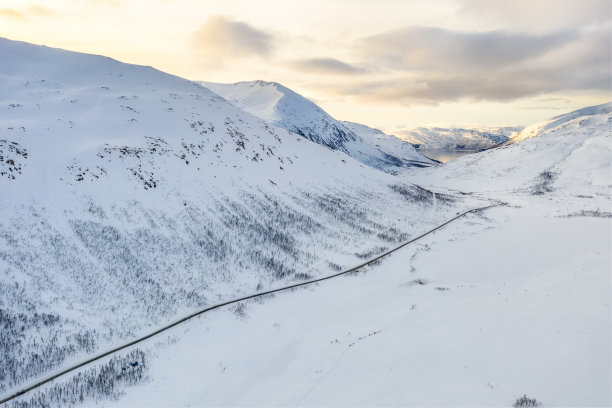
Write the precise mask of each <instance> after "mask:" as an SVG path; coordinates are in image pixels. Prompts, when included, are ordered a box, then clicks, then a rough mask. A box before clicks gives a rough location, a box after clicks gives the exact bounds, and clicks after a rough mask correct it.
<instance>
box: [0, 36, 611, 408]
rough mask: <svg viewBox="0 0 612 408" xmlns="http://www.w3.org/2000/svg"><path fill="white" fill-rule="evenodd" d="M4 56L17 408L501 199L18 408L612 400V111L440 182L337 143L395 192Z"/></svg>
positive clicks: (361, 129) (186, 112) (2, 324)
mask: <svg viewBox="0 0 612 408" xmlns="http://www.w3.org/2000/svg"><path fill="white" fill-rule="evenodd" d="M0 56H2V60H3V61H4V62H3V64H1V65H0V89H2V90H3V92H2V93H0V112H1V113H0V191H2V194H1V195H0V214H1V216H0V350H2V353H1V354H0V400H2V398H3V397H6V396H9V395H11V394H12V393H14V392H16V391H18V390H20V389H22V388H23V387H25V386H26V385H27V384H32V383H35V382H36V381H37V380H39V379H42V378H45V377H46V376H48V375H51V374H52V373H55V372H58V371H59V370H60V369H61V368H65V367H69V366H71V365H73V364H75V363H78V362H79V361H82V360H84V359H86V358H87V357H88V356H92V355H95V354H97V353H100V352H102V351H104V350H106V349H109V348H110V347H112V346H115V345H118V344H124V343H127V342H129V341H130V340H132V339H134V338H137V337H138V336H139V335H142V334H145V333H149V332H151V331H153V330H155V329H156V328H158V327H161V326H163V325H164V324H167V323H168V322H170V321H173V320H176V319H178V318H180V317H181V316H184V315H187V314H189V313H192V312H194V311H196V310H200V309H203V308H205V307H206V306H210V305H213V304H217V303H220V302H223V301H225V300H228V299H233V298H237V297H240V296H243V295H245V294H250V293H255V292H261V291H264V290H266V289H269V288H274V287H280V286H283V285H286V284H289V283H294V282H300V281H304V280H307V279H310V278H314V277H322V276H326V275H329V274H332V273H335V272H338V271H340V270H344V269H348V268H350V267H351V266H353V265H358V264H360V263H362V262H363V261H364V260H365V259H371V258H372V257H374V256H375V255H376V254H379V253H382V252H384V251H385V250H387V249H389V248H393V247H396V246H398V245H399V244H401V243H402V242H406V241H408V240H409V239H410V238H411V237H416V236H418V235H420V234H422V233H424V232H426V231H428V230H430V229H432V228H434V227H435V226H436V225H439V224H441V223H443V222H445V221H446V220H449V219H451V218H453V217H455V216H456V215H457V214H460V213H462V212H463V211H466V210H467V209H470V208H478V207H485V206H490V205H491V204H492V203H499V205H498V206H495V207H493V208H488V209H486V210H482V211H477V212H475V213H471V214H469V215H466V216H465V217H461V218H459V219H457V220H456V221H453V222H452V223H450V224H448V225H446V226H445V227H443V228H441V229H439V230H437V231H435V232H434V233H431V234H429V235H426V236H425V237H423V238H421V239H419V240H418V241H416V242H414V243H412V244H410V245H408V246H405V247H404V248H402V249H400V250H398V251H396V252H394V253H393V254H391V255H389V256H387V257H385V258H384V259H382V260H380V261H377V262H376V263H375V264H373V265H370V266H367V267H363V268H362V269H361V270H360V271H358V272H355V273H351V274H349V275H344V276H341V277H337V278H333V279H330V280H326V281H323V282H320V283H317V284H313V285H308V286H304V287H301V288H297V289H293V290H288V291H284V292H280V293H276V294H274V295H267V296H263V297H258V298H255V299H252V300H249V301H244V302H240V303H237V304H232V305H229V306H226V307H223V308H219V309H216V310H214V311H211V312H209V313H206V314H203V315H201V316H200V317H198V318H194V319H191V320H189V321H186V322H184V323H182V324H180V325H178V326H175V327H173V328H172V329H170V330H168V331H165V332H163V333H160V334H159V335H157V336H154V337H151V338H149V339H148V340H146V341H144V342H142V343H139V344H138V345H137V346H134V347H132V348H130V349H127V350H124V351H122V352H120V353H116V354H115V355H112V356H108V357H106V358H103V359H101V360H99V361H96V362H94V363H92V364H88V365H86V366H84V367H81V368H79V369H77V370H75V371H73V372H71V373H69V374H67V375H65V376H62V377H60V378H59V379H57V380H54V381H53V382H50V383H47V384H45V385H43V386H41V387H39V388H37V389H36V390H33V391H30V392H28V393H26V394H24V395H23V396H21V397H18V398H16V399H14V400H12V401H11V402H9V403H8V404H7V405H8V406H11V407H27V406H41V405H44V406H57V407H63V406H69V405H77V406H117V407H155V406H157V407H168V406H449V407H450V406H483V407H484V406H487V407H488V406H500V407H501V406H512V404H513V403H514V402H515V401H516V400H517V398H519V397H521V396H523V395H527V397H530V398H535V399H537V401H538V402H541V403H542V406H543V407H547V406H610V405H611V404H612V397H611V395H612V389H611V387H612V386H611V384H612V365H611V362H612V353H611V348H612V321H611V319H610V316H611V315H612V310H611V306H610V300H611V293H612V285H611V270H612V168H611V163H612V151H611V146H612V143H611V142H612V140H611V139H612V133H611V125H612V103H610V104H606V105H602V106H599V107H592V108H587V109H585V110H580V111H576V112H572V113H570V114H567V115H564V116H561V117H557V118H554V119H552V120H551V121H548V122H546V124H544V125H538V126H536V127H532V128H531V129H536V128H537V129H536V130H533V131H529V137H525V138H523V137H520V138H516V139H514V140H510V141H509V142H508V143H505V144H504V145H502V146H501V147H497V148H495V149H490V150H487V151H484V152H481V153H477V154H472V155H468V156H465V157H463V158H460V159H457V160H454V161H452V162H449V163H447V164H445V165H443V166H435V167H430V168H419V167H414V166H412V167H411V166H408V164H407V163H408V162H409V161H410V160H413V159H414V156H410V155H408V152H411V151H412V150H410V149H407V150H406V149H405V145H402V144H401V143H399V144H398V143H397V142H395V141H393V139H388V138H387V137H386V135H384V134H380V133H378V131H376V130H375V129H370V128H367V127H365V126H363V125H358V124H351V123H344V124H342V122H336V121H334V122H331V121H329V122H327V123H328V125H329V126H331V125H335V124H336V123H341V124H342V128H340V129H348V131H349V132H350V134H351V135H354V136H355V137H356V138H357V139H352V137H349V138H348V139H347V140H352V141H353V142H354V141H355V140H360V142H359V143H360V144H361V143H363V146H369V147H368V149H374V150H368V151H367V155H368V157H370V158H371V157H379V158H380V157H386V156H385V155H388V156H389V157H391V156H393V157H398V158H399V160H400V161H402V163H403V164H402V165H401V166H395V167H396V168H397V169H399V170H398V171H390V168H391V167H385V166H386V165H381V163H382V162H380V161H377V160H378V159H376V160H374V161H371V162H369V164H371V165H372V166H374V167H377V168H381V167H383V169H384V170H385V171H388V172H391V173H396V172H397V173H399V174H398V175H395V176H394V175H390V174H388V173H385V172H382V171H379V170H377V169H375V168H372V167H369V166H367V165H365V164H364V163H366V162H367V160H365V159H363V157H362V158H361V159H360V158H359V157H355V156H356V155H355V154H354V153H355V150H352V147H351V146H355V145H354V144H353V142H350V143H349V142H347V143H346V144H344V145H342V146H345V147H346V150H343V148H342V146H341V145H336V146H327V147H331V148H326V147H325V146H321V145H320V144H317V143H313V142H312V141H310V140H306V139H307V138H308V136H307V133H305V132H302V133H301V134H302V135H301V136H300V135H298V134H296V133H293V132H291V131H290V130H287V126H289V124H288V123H287V122H284V121H285V120H286V119H287V118H289V119H294V116H293V115H291V114H289V115H285V116H283V117H282V121H283V123H284V126H280V127H279V126H275V125H274V123H273V122H274V118H273V117H271V116H266V117H264V116H265V115H264V114H263V113H262V111H261V109H262V107H263V106H264V105H263V104H256V105H257V106H258V107H257V109H259V110H260V111H253V109H255V108H253V109H251V110H249V109H248V108H247V107H244V109H245V110H241V109H240V107H239V106H235V105H232V104H230V103H229V102H227V101H226V100H225V99H223V98H221V97H219V96H218V95H217V94H216V93H213V92H212V91H210V90H209V89H207V88H206V87H204V86H202V85H200V84H198V83H194V82H191V81H187V80H184V79H181V78H177V77H174V76H171V75H168V74H164V73H161V72H159V71H156V70H154V69H152V68H149V67H141V66H134V65H128V64H122V63H119V62H117V61H114V60H111V59H108V58H104V57H99V56H93V55H86V54H78V53H72V52H68V51H63V50H57V49H50V48H46V47H40V46H35V45H31V44H26V43H19V42H14V41H9V40H4V39H0ZM239 86H246V85H239ZM253 86H257V87H259V88H258V89H259V91H258V92H264V96H261V99H262V100H264V101H265V102H266V104H267V103H268V102H270V101H271V100H273V99H271V98H270V95H269V94H268V93H267V92H269V91H270V89H271V88H270V85H269V84H261V85H258V84H255V85H253ZM272 88H274V89H276V91H274V89H272V90H273V91H274V92H277V91H278V89H280V88H278V86H277V84H273V85H272ZM239 94H240V95H241V96H244V95H245V94H244V93H243V92H242V91H241V92H239ZM284 94H285V95H286V94H288V93H287V92H286V91H285V92H284ZM258 95H259V94H258ZM277 96H278V95H277ZM298 96H299V95H298ZM224 97H225V98H227V99H228V100H230V101H231V102H232V103H234V104H236V105H240V103H238V102H237V101H240V100H242V101H244V99H238V98H236V99H235V100H234V99H232V98H230V97H228V96H227V95H224ZM282 97H283V96H282V95H281V96H279V98H280V99H282ZM280 99H279V100H280ZM295 100H299V98H298V99H295ZM277 102H278V101H276V102H274V103H273V104H267V105H266V106H272V107H274V109H276V108H277V107H278V106H280V104H279V103H277ZM314 106H315V107H316V105H314ZM309 109H310V108H309ZM247 111H250V112H251V113H248V112H247ZM315 111H316V109H315ZM300 112H303V113H304V115H306V113H305V112H311V111H310V110H305V109H304V110H302V108H300ZM264 113H265V112H264ZM268 113H269V112H268ZM304 115H298V117H299V118H302V119H304V118H306V119H308V118H309V116H307V115H306V116H304ZM262 117H263V119H262ZM332 120H333V119H332ZM308 123H316V124H317V125H321V124H322V123H324V122H322V121H319V120H317V121H315V122H312V121H310V120H308ZM277 124H278V123H277ZM527 129H529V128H527ZM294 130H296V129H294ZM313 134H314V133H313ZM332 134H333V132H332ZM347 134H348V133H347ZM304 136H306V138H305V137H304ZM318 143H321V141H318ZM323 144H325V143H323ZM364 149H365V147H364ZM374 151H376V152H379V153H373V152H374ZM363 152H365V150H364V151H363ZM346 153H348V154H346ZM379 154H382V155H383V156H380V155H379ZM404 154H406V155H405V156H404ZM377 155H379V156H377ZM357 156H358V155H357ZM364 157H365V156H364ZM355 158H357V159H358V160H359V161H358V160H355ZM368 160H370V159H368ZM400 170H401V171H400ZM413 183H415V184H413ZM417 185H418V186H423V187H417Z"/></svg>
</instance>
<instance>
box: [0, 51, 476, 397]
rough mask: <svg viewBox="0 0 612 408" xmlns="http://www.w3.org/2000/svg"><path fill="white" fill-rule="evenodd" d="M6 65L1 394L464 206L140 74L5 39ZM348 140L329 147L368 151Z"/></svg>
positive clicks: (1, 158) (395, 239)
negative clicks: (190, 315)
mask: <svg viewBox="0 0 612 408" xmlns="http://www.w3.org/2000/svg"><path fill="white" fill-rule="evenodd" d="M0 60H1V61H2V63H1V64H0V89H1V90H2V92H0V191H1V194H0V349H1V350H2V353H0V359H1V361H0V395H2V394H5V395H6V394H10V392H11V391H14V390H15V389H17V388H19V387H20V386H21V385H22V384H24V383H26V382H28V381H31V380H32V379H34V378H37V377H40V376H42V375H44V374H45V373H49V372H52V371H54V370H56V369H57V368H58V367H60V366H66V365H68V364H69V363H71V362H74V361H77V360H81V359H83V358H84V356H86V355H90V354H91V353H94V352H96V351H99V350H100V349H104V348H107V347H109V346H111V345H114V344H117V343H122V342H126V341H127V340H129V339H131V338H133V337H134V336H136V335H138V334H141V333H143V332H147V331H150V330H151V328H152V327H158V326H160V325H162V324H164V323H166V322H168V321H171V320H173V319H175V318H177V317H179V316H182V315H184V314H187V313H190V312H192V311H194V310H197V309H200V308H202V307H203V306H205V305H210V304H214V303H217V302H219V301H222V300H224V299H228V298H234V297H237V296H239V295H241V294H245V293H252V292H255V291H258V290H262V289H265V288H269V287H271V286H275V285H279V284H280V283H281V282H288V281H295V280H303V279H306V278H309V277H314V276H321V275H322V274H326V273H331V272H333V271H338V270H341V269H342V268H346V267H348V266H351V265H354V264H358V263H359V262H362V261H363V259H366V258H369V257H371V256H373V255H374V254H377V253H380V252H381V251H383V250H384V249H385V248H389V247H391V246H394V245H397V244H398V243H399V242H402V241H404V240H406V239H407V238H409V237H411V236H414V235H415V234H417V233H419V232H421V231H423V230H426V229H428V228H429V227H430V226H432V225H435V224H436V223H439V222H440V221H442V220H444V219H447V218H448V217H449V216H451V215H454V214H455V213H456V212H457V211H460V210H461V209H464V208H466V207H467V206H468V204H469V203H468V202H467V201H465V200H459V199H457V198H452V197H449V196H444V195H439V196H437V198H436V197H434V196H433V194H432V193H430V192H429V191H427V190H424V189H421V188H419V187H416V186H413V185H411V184H410V183H406V182H402V181H401V180H399V179H398V178H397V177H395V176H391V175H388V174H385V173H383V172H380V171H378V170H375V169H373V168H370V167H367V166H363V165H362V164H361V163H359V162H357V161H355V160H353V159H352V158H350V157H348V156H346V155H345V154H344V153H341V152H339V151H335V150H330V149H327V148H325V147H323V146H320V145H319V144H316V143H313V142H311V141H309V140H306V139H304V138H303V137H301V136H299V135H297V134H295V133H292V132H290V131H288V130H285V129H280V128H278V127H274V126H270V125H269V124H268V123H266V122H264V121H263V120H261V119H259V118H257V117H255V116H253V115H251V114H249V113H247V112H245V111H243V110H241V109H239V108H237V107H235V106H233V105H232V104H230V103H228V102H226V101H225V100H224V99H222V98H220V97H219V96H218V95H217V94H215V93H213V92H211V91H209V90H208V89H206V88H205V87H203V86H202V85H200V84H197V83H194V82H191V81H188V80H185V79H181V78H178V77H175V76H172V75H168V74H165V73H162V72H159V71H157V70H155V69H153V68H150V67H143V66H136V65H129V64H123V63H120V62H117V61H115V60H112V59H110V58H105V57H101V56H94V55H87V54H80V53H74V52H69V51H64V50H58V49H52V48H47V47H42V46H37V45H31V44H27V43H22V42H15V41H10V40H6V39H0ZM317 123H319V122H317ZM327 126H330V127H333V122H329V123H327ZM344 129H346V128H345V127H340V128H338V129H336V130H335V131H337V132H340V131H342V132H344V135H343V134H342V133H337V136H338V138H339V139H338V143H340V145H339V146H345V147H346V149H349V147H351V146H356V145H355V144H352V143H353V142H355V143H358V145H359V146H363V149H364V152H363V154H364V157H365V155H370V154H372V155H374V153H373V151H372V150H371V149H373V148H371V147H370V148H368V147H367V146H369V145H367V144H366V143H365V142H363V143H362V142H358V141H359V140H360V139H359V138H357V137H356V136H355V137H353V136H354V135H352V133H351V132H347V131H345V130H344ZM335 131H334V130H332V133H333V132H335ZM351 148H352V147H351ZM367 149H370V150H367ZM353 153H354V154H355V152H354V151H353ZM368 157H373V156H368ZM376 157H378V158H380V162H379V163H378V164H380V163H382V162H383V161H384V160H386V158H387V156H386V155H383V154H382V153H381V154H380V155H379V156H376ZM389 157H390V156H389ZM372 160H374V159H372ZM376 160H378V159H376ZM389 160H391V159H389ZM398 163H399V162H398ZM401 165H404V162H403V161H402V162H401ZM389 166H393V161H392V160H391V161H390V162H389ZM398 166H400V164H398ZM472 205H473V203H472ZM142 363H143V361H142V360H140V365H138V366H137V367H139V368H138V370H140V369H142V368H143V365H144V364H142ZM116 364H119V363H116ZM119 368H121V367H120V366H119ZM124 368H125V367H124ZM130 370H131V369H130ZM111 371H112V370H111ZM105 372H106V373H107V374H108V372H107V371H101V372H97V371H96V372H94V373H93V374H91V373H90V374H91V375H93V376H98V375H104V373H105ZM100 373H102V374H100ZM90 374H87V375H90ZM120 374H121V371H120V372H119V374H117V377H116V378H123V377H121V375H123V374H121V375H120ZM80 378H81V380H78V381H84V380H83V377H80ZM104 378H106V377H104ZM103 380H104V379H103ZM75 381H77V380H75ZM96 381H97V380H96ZM100 381H102V380H100ZM104 381H106V380H104ZM113 381H114V380H113ZM125 381H128V380H125ZM129 381H131V380H129ZM95 384H99V383H98V382H95ZM104 384H106V383H104ZM107 385H108V384H106V385H105V386H104V387H107ZM111 385H112V381H111ZM104 387H103V388H104ZM109 387H110V388H108V387H107V388H104V389H105V390H106V391H104V392H105V393H108V392H111V391H112V390H113V389H112V386H109ZM108 389H110V390H111V391H108ZM81 390H83V388H81ZM107 391H108V392H107ZM82 392H83V391H82ZM88 392H89V391H86V392H85V395H86V396H87V395H89V394H88ZM64 395H65V394H64ZM71 398H72V397H71ZM75 398H78V396H77V397H75ZM60 405H62V404H60Z"/></svg>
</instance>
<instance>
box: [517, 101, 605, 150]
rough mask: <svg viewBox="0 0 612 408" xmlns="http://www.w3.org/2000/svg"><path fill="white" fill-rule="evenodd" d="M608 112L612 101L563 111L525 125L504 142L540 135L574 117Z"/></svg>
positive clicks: (585, 116) (587, 116)
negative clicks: (563, 112)
mask: <svg viewBox="0 0 612 408" xmlns="http://www.w3.org/2000/svg"><path fill="white" fill-rule="evenodd" d="M610 112H612V102H608V103H604V104H602V105H596V106H589V107H586V108H582V109H578V110H575V111H572V112H570V113H565V114H562V115H559V116H555V117H554V118H551V119H548V120H545V121H542V122H538V123H534V124H533V125H530V126H527V127H526V128H524V129H523V130H521V131H520V132H518V133H517V134H515V135H513V136H511V137H510V139H509V140H507V141H506V142H505V143H506V144H511V143H516V142H520V141H521V140H525V139H531V138H533V137H537V136H540V135H542V134H545V133H547V132H549V131H552V130H554V129H557V128H559V127H560V126H563V125H564V124H566V123H568V122H570V121H572V120H573V119H576V118H580V117H582V118H585V119H586V118H589V117H591V116H597V115H606V114H609V113H610Z"/></svg>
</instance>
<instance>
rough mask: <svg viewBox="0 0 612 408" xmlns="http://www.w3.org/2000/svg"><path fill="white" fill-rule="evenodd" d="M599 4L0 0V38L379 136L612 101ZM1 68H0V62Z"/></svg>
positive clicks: (505, 120) (608, 24)
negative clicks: (271, 99)
mask: <svg viewBox="0 0 612 408" xmlns="http://www.w3.org/2000/svg"><path fill="white" fill-rule="evenodd" d="M611 7H612V6H611V5H610V2H609V1H608V0H603V1H601V0H582V1H580V2H577V1H574V0H530V1H525V0H508V1H490V0H418V1H417V0H411V1H409V0H377V1H365V0H350V1H349V0H309V1H292V0H282V1H281V0H267V1H265V0H262V1H245V0H225V1H195V0H125V1H123V0H45V1H42V0H33V1H32V2H29V1H23V0H0V36H2V37H6V38H9V39H12V40H21V41H27V42H32V43H36V44H44V45H47V46H51V47H59V48H64V49H69V50H73V51H82V52H88V53H94V54H102V55H106V56H109V57H112V58H115V59H118V60H120V61H123V62H128V63H134V64H142V65H152V66H154V67H155V68H158V69H160V70H162V71H165V72H169V73H171V74H175V75H178V76H182V77H186V78H189V79H192V80H206V81H213V82H237V81H248V80H255V79H263V80H266V81H276V82H280V83H282V84H283V85H285V86H288V87H289V88H292V89H293V90H295V91H296V92H298V93H301V94H302V95H304V96H307V97H309V98H311V99H312V100H314V101H315V102H316V103H318V104H319V105H320V106H322V107H323V108H324V109H325V110H327V111H328V112H329V113H330V114H331V115H332V116H334V117H335V118H337V119H341V120H352V121H355V122H360V123H363V124H366V125H369V126H373V127H377V128H381V129H383V130H386V131H390V132H393V131H399V130H401V129H405V128H412V127H416V126H421V125H432V124H435V125H445V126H448V125H456V126H486V125H527V124H530V123H532V122H535V121H539V120H542V119H546V118H548V117H550V116H554V115H557V114H560V113H564V112H566V111H570V110H572V109H576V108H580V107H584V106H587V105H594V104H599V103H603V102H607V101H608V100H610V99H612V95H611V81H612V79H611V78H612V66H611V64H612V62H611V61H612V56H611V52H612V51H611V50H612V44H611V37H612V34H611V33H612V31H611V28H612V21H611V19H612V17H611ZM0 63H1V62H0Z"/></svg>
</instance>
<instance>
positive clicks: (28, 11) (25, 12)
mask: <svg viewBox="0 0 612 408" xmlns="http://www.w3.org/2000/svg"><path fill="white" fill-rule="evenodd" d="M54 14H55V13H54V12H53V10H51V9H49V8H47V7H44V6H40V5H37V4H31V5H29V6H28V7H26V8H25V9H22V10H17V9H13V8H3V9H0V17H7V18H12V19H14V20H19V21H27V20H28V19H29V18H30V17H39V16H41V17H48V16H52V15H54Z"/></svg>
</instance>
